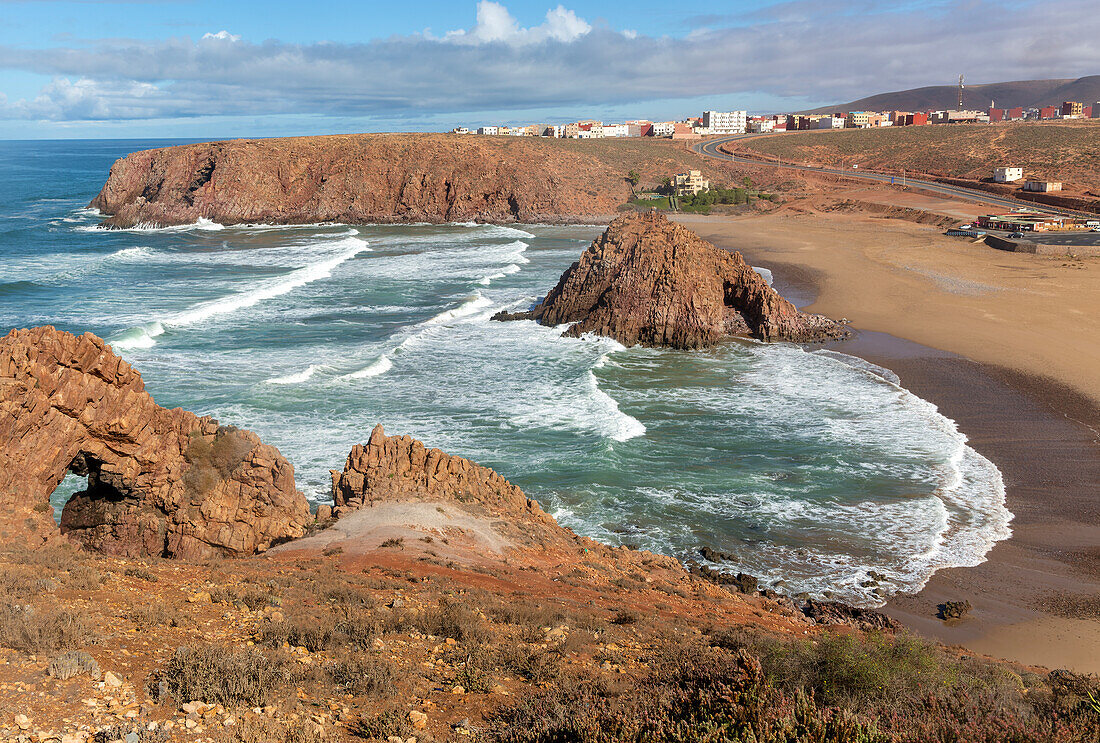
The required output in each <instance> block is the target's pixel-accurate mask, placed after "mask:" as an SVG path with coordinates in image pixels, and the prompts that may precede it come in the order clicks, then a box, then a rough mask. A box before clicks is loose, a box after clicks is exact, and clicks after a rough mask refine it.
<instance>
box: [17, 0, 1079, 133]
mask: <svg viewBox="0 0 1100 743" xmlns="http://www.w3.org/2000/svg"><path fill="white" fill-rule="evenodd" d="M1097 38H1100V16H1098V14H1097V13H1096V12H1095V0H1059V2H1057V3H1055V2H1052V0H1001V1H1000V2H992V1H989V0H932V1H928V2H913V1H912V0H816V1H814V0H753V1H752V2H746V1H742V0H732V1H730V2H725V3H713V2H712V3H706V4H701V3H700V4H694V5H693V4H691V3H670V2H668V1H667V0H660V1H655V0H632V1H631V2H626V3H624V2H569V1H568V0H566V1H565V2H563V3H562V4H560V5H559V4H558V3H557V2H554V1H551V2H545V1H543V2H527V1H523V0H511V1H510V2H509V1H508V0H500V2H493V1H492V0H480V1H479V0H452V1H450V2H438V1H435V0H432V1H430V2H399V3H393V2H387V3H374V2H321V1H315V2H312V3H303V2H300V0H299V1H297V2H293V3H291V2H283V1H282V0H267V2H251V1H245V2H241V1H237V2H225V1H223V2H208V1H207V0H128V1H126V2H103V1H100V0H83V1H82V2H65V1H60V0H0V71H2V72H0V137H3V138H23V137H157V136H164V137H221V136H250V135H251V136H274V135H284V134H313V133H329V132H347V131H393V130H439V129H446V128H449V127H451V126H454V125H458V124H467V125H476V124H477V123H481V122H496V121H500V122H505V123H506V122H512V123H517V122H529V121H538V122H561V121H566V120H575V119H577V118H586V117H597V118H604V119H606V120H611V119H624V118H654V119H657V118H662V119H663V118H681V117H683V116H685V115H689V114H697V113H698V112H700V111H701V110H703V109H704V108H720V109H732V108H747V109H749V110H753V111H776V110H795V109H800V108H806V107H810V106H817V105H825V104H830V103H838V102H842V101H845V100H851V99H855V98H859V97H862V96H864V95H870V94H873V93H878V92H884V91H888V90H897V89H904V88H910V87H918V86H921V85H931V84H944V83H950V82H951V81H952V80H953V79H955V78H957V76H958V74H959V73H960V72H965V73H966V75H967V79H968V80H970V81H972V82H996V81H1002V80H1020V79H1035V78H1044V77H1066V78H1072V77H1078V76H1081V75H1086V74H1094V73H1100V44H1097V43H1096V39H1097Z"/></svg>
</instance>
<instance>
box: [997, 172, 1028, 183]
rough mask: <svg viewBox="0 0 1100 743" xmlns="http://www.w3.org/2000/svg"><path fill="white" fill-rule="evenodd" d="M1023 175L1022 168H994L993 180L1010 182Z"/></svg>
mask: <svg viewBox="0 0 1100 743" xmlns="http://www.w3.org/2000/svg"><path fill="white" fill-rule="evenodd" d="M1023 177H1024V169H1023V168H994V169H993V180H994V181H996V182H997V183H1012V182H1013V181H1018V180H1020V179H1021V178H1023Z"/></svg>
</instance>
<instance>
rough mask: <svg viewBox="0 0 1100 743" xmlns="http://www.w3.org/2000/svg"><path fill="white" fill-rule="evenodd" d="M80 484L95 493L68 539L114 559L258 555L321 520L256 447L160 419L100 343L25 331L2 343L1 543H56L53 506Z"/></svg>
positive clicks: (81, 506) (204, 427)
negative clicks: (63, 485)
mask: <svg viewBox="0 0 1100 743" xmlns="http://www.w3.org/2000/svg"><path fill="white" fill-rule="evenodd" d="M69 472H72V473H75V474H78V475H82V476H87V478H88V487H87V489H86V490H84V491H83V492H80V493H77V494H75V495H74V496H73V497H72V498H71V499H70V500H69V502H68V503H67V504H66V505H65V507H64V510H63V512H62V517H61V529H62V532H63V533H66V534H68V535H69V536H71V537H73V538H75V539H77V540H78V541H80V542H81V543H83V544H84V545H85V546H87V547H89V548H92V549H95V550H98V551H101V552H106V553H110V554H116V555H122V556H127V557H137V556H144V555H155V556H165V557H182V558H205V557H210V556H213V555H219V554H220V555H233V556H237V555H247V554H252V553H255V552H260V551H263V550H266V549H267V548H268V547H270V546H271V545H272V544H275V543H278V542H280V541H283V540H286V539H292V538H295V537H299V536H301V535H302V534H303V533H304V531H305V526H306V524H307V523H309V521H310V520H311V517H310V514H309V506H308V504H307V503H306V500H305V497H304V496H303V495H302V494H301V493H300V492H298V490H297V489H296V488H295V484H294V468H293V467H292V466H291V464H290V462H288V461H287V460H286V459H285V458H284V457H283V456H282V454H280V453H279V451H278V450H277V449H276V448H275V447H273V446H269V445H267V444H264V443H262V442H261V441H260V439H259V437H258V436H256V434H254V433H252V432H250V431H244V430H240V429H236V428H233V427H227V426H219V425H218V422H217V421H215V420H213V419H212V418H209V417H203V418H200V417H198V416H196V415H194V414H193V413H189V412H187V411H186V410H182V409H179V408H176V409H172V410H169V409H166V408H162V407H161V406H159V405H157V404H156V403H155V402H153V398H152V396H150V395H149V393H148V392H146V391H145V383H144V381H143V380H142V378H141V375H140V374H139V373H138V372H137V371H136V370H135V369H134V368H133V367H131V366H130V365H129V364H128V363H126V362H125V361H124V360H122V359H121V358H119V357H118V356H116V355H115V354H114V353H113V352H112V351H111V349H110V347H109V346H108V345H107V344H106V343H105V342H104V341H103V340H101V339H100V338H98V337H96V336H94V335H92V334H91V333H85V334H84V335H82V336H75V335H72V334H71V333H66V332H63V331H59V330H55V329H54V328H52V327H40V328H32V329H29V330H13V331H12V332H10V333H9V334H8V335H7V336H6V337H4V338H3V339H2V340H0V529H2V530H3V531H4V532H7V533H8V534H9V535H11V534H22V535H24V536H25V537H33V536H34V535H35V534H37V535H38V536H39V538H40V537H41V536H44V535H49V534H56V527H55V526H54V524H53V522H52V519H50V517H49V515H48V514H49V513H51V512H52V510H51V509H49V508H48V500H49V498H50V495H51V494H52V493H53V491H54V490H55V489H56V488H57V486H58V484H59V483H60V482H61V480H62V478H64V477H65V475H66V474H67V473H69Z"/></svg>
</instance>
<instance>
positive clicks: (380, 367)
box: [341, 354, 393, 379]
mask: <svg viewBox="0 0 1100 743" xmlns="http://www.w3.org/2000/svg"><path fill="white" fill-rule="evenodd" d="M392 368H393V362H392V361H390V357H389V356H387V355H386V354H382V355H381V356H379V357H378V358H377V359H376V360H375V361H373V362H371V364H370V365H369V366H365V367H363V368H362V369H360V370H359V371H354V372H352V373H351V374H345V375H344V376H343V377H341V379H367V378H369V377H377V376H379V375H380V374H385V373H386V372H388V371H389V370H390V369H392Z"/></svg>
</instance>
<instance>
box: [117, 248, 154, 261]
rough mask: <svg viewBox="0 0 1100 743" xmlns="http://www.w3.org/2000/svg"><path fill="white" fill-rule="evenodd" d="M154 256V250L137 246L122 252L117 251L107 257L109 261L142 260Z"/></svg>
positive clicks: (124, 249)
mask: <svg viewBox="0 0 1100 743" xmlns="http://www.w3.org/2000/svg"><path fill="white" fill-rule="evenodd" d="M152 254H153V249H152V248H148V247H145V246H135V247H133V248H123V249H122V250H116V251H115V252H114V253H111V254H110V255H109V256H107V260H127V261H133V260H141V259H145V258H148V257H150V256H151V255H152Z"/></svg>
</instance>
